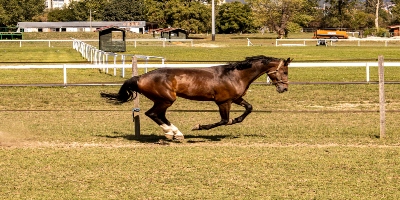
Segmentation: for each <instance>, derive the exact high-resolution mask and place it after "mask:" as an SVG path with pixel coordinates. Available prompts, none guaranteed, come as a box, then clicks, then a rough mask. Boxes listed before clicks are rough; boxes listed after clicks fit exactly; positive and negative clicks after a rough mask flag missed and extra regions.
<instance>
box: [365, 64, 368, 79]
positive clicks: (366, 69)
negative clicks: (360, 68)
mask: <svg viewBox="0 0 400 200" xmlns="http://www.w3.org/2000/svg"><path fill="white" fill-rule="evenodd" d="M365 72H366V76H367V83H369V64H368V63H366V66H365Z"/></svg>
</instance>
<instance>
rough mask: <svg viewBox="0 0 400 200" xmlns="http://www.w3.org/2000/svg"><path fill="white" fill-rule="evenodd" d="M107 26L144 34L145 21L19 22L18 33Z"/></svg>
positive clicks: (85, 30) (76, 30) (90, 28)
mask: <svg viewBox="0 0 400 200" xmlns="http://www.w3.org/2000/svg"><path fill="white" fill-rule="evenodd" d="M107 26H118V27H119V28H121V29H124V30H126V31H130V32H134V33H144V31H145V27H146V22H145V21H95V22H92V21H76V22H18V24H17V27H18V29H17V32H93V31H96V30H97V29H100V28H102V27H107Z"/></svg>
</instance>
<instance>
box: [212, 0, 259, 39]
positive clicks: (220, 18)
mask: <svg viewBox="0 0 400 200" xmlns="http://www.w3.org/2000/svg"><path fill="white" fill-rule="evenodd" d="M216 26H217V29H218V33H240V32H243V33H251V32H254V31H255V30H256V29H257V28H259V27H256V26H255V25H254V16H253V13H252V11H251V8H250V6H249V5H247V4H242V3H240V2H238V1H235V2H232V3H225V4H222V5H221V6H219V7H218V15H217V20H216Z"/></svg>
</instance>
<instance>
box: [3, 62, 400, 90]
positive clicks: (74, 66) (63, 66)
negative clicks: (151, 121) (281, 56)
mask: <svg viewBox="0 0 400 200" xmlns="http://www.w3.org/2000/svg"><path fill="white" fill-rule="evenodd" d="M217 65H222V63H220V64H217V63H212V64H174V63H171V64H166V63H161V64H153V63H149V64H138V68H144V69H146V70H147V69H149V68H163V67H211V66H217ZM377 66H378V62H322V63H321V62H318V63H309V62H307V63H301V62H293V63H290V66H289V67H290V68H294V67H365V72H366V73H365V74H366V82H370V72H369V71H370V67H377ZM384 66H385V67H400V62H385V63H384ZM126 68H129V69H130V68H132V64H131V63H128V64H126V63H125V64H60V65H18V66H0V70H1V69H63V84H64V85H67V84H68V83H67V69H106V70H104V72H105V73H108V69H113V75H114V76H117V69H122V70H121V76H122V77H125V73H124V71H125V70H124V69H126Z"/></svg>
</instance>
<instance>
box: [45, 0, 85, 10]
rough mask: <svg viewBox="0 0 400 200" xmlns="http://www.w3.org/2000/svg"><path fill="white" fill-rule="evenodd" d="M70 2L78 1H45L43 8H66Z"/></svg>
mask: <svg viewBox="0 0 400 200" xmlns="http://www.w3.org/2000/svg"><path fill="white" fill-rule="evenodd" d="M72 1H79V0H46V1H45V6H46V8H48V9H53V8H62V7H64V6H68V5H69V4H70V3H71V2H72Z"/></svg>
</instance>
